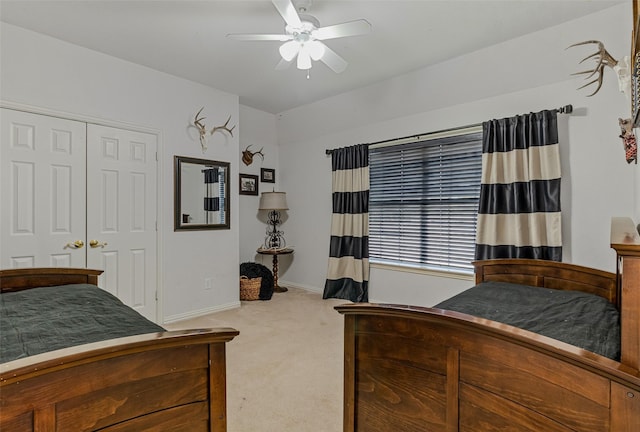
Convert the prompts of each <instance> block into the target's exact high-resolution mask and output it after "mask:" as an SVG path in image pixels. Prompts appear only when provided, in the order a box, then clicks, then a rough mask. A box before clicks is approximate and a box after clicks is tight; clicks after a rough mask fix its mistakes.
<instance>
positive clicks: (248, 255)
mask: <svg viewBox="0 0 640 432" xmlns="http://www.w3.org/2000/svg"><path fill="white" fill-rule="evenodd" d="M240 118H241V120H242V121H241V123H240V135H239V136H240V148H241V149H242V150H244V149H246V148H247V147H248V146H251V148H250V149H249V150H250V151H254V152H255V151H258V150H260V149H262V152H263V153H264V160H263V159H262V158H261V157H260V156H259V155H255V156H254V158H253V163H251V165H248V166H247V165H245V164H244V163H242V162H241V163H240V172H241V173H243V174H253V175H257V176H258V179H260V169H261V168H271V169H275V172H276V178H275V183H259V184H258V191H259V193H262V192H271V191H273V190H276V191H280V190H281V189H280V186H279V185H280V177H281V175H282V173H281V171H280V166H279V163H278V160H279V151H278V137H277V135H276V122H275V116H274V115H273V114H269V113H266V112H264V111H260V110H257V109H254V108H251V107H248V106H245V105H240ZM232 184H236V183H232ZM237 187H238V186H237V184H236V188H237ZM259 201H260V197H259V196H253V195H240V197H239V202H240V208H239V212H240V216H239V217H240V227H241V229H240V246H239V247H240V262H241V263H242V262H249V261H250V262H258V263H261V264H263V265H265V266H267V267H268V268H271V257H270V256H263V255H259V254H257V253H256V249H258V247H260V246H261V245H262V244H263V243H264V238H265V231H266V228H267V225H266V220H267V215H266V214H265V211H264V210H263V211H258V204H259ZM282 216H283V220H284V221H285V222H286V218H287V212H282ZM282 229H286V224H283V226H282ZM285 238H287V235H286V232H285ZM283 262H284V260H283Z"/></svg>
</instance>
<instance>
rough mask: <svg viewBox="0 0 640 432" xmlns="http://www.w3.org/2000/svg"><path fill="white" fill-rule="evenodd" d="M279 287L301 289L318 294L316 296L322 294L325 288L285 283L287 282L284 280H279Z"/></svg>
mask: <svg viewBox="0 0 640 432" xmlns="http://www.w3.org/2000/svg"><path fill="white" fill-rule="evenodd" d="M278 285H281V286H283V287H292V288H300V289H302V290H305V291H311V292H313V293H316V294H322V293H323V292H324V288H318V287H315V286H311V285H302V284H297V283H294V282H289V281H285V280H282V279H278Z"/></svg>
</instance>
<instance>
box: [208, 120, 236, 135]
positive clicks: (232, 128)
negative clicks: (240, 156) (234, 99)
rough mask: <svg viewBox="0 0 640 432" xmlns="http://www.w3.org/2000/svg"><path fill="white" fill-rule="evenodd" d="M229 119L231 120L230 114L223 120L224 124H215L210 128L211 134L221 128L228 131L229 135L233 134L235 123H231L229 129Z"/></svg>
mask: <svg viewBox="0 0 640 432" xmlns="http://www.w3.org/2000/svg"><path fill="white" fill-rule="evenodd" d="M229 120H231V116H229V118H228V119H227V121H226V122H224V124H223V125H222V126H215V127H214V128H213V129H211V135H213V133H214V132H215V131H217V130H223V131H227V132H229V135H231V136H233V130H234V129H235V128H236V125H233V126H232V127H231V129H229V127H228V125H229Z"/></svg>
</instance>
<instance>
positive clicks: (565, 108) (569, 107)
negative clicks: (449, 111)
mask: <svg viewBox="0 0 640 432" xmlns="http://www.w3.org/2000/svg"><path fill="white" fill-rule="evenodd" d="M549 111H555V112H557V113H558V114H571V113H572V112H573V105H571V104H569V105H565V106H562V107H560V108H555V109H552V110H549ZM478 126H482V123H475V124H471V125H467V126H460V127H455V128H449V129H442V130H439V131H435V132H429V133H423V134H418V135H409V136H406V137H402V138H394V139H390V140H382V141H376V142H372V143H367V144H366V145H368V146H372V145H376V144H382V143H390V142H394V141H401V140H406V139H410V138H416V139H417V138H420V137H422V136H425V135H433V134H437V133H444V132H451V131H454V130H458V129H467V128H472V127H478ZM325 153H326V154H327V155H330V154H331V153H333V149H326V150H325Z"/></svg>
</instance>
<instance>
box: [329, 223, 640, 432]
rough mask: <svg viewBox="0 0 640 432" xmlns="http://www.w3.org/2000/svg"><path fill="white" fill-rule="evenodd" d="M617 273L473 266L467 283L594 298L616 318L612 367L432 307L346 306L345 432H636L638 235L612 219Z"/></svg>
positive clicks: (525, 263)
mask: <svg viewBox="0 0 640 432" xmlns="http://www.w3.org/2000/svg"><path fill="white" fill-rule="evenodd" d="M611 234H612V237H611V245H612V247H613V248H614V249H616V252H617V255H618V265H617V274H613V273H608V272H604V271H600V270H593V269H588V268H585V267H580V266H576V265H571V264H563V263H556V262H548V261H536V260H489V261H481V262H477V263H475V268H476V282H477V283H479V282H482V281H510V282H516V283H523V284H528V285H535V286H543V287H550V288H556V289H571V290H579V291H586V292H591V293H595V294H598V295H600V296H602V297H605V298H607V299H609V301H611V302H612V303H614V304H616V305H618V306H619V308H620V311H621V317H622V318H621V325H622V327H621V333H622V347H621V349H622V359H621V362H617V361H614V360H611V359H608V358H605V357H602V356H599V355H597V354H594V353H591V352H588V351H586V350H582V349H580V348H577V347H574V346H571V345H568V344H565V343H563V342H559V341H556V340H553V339H550V338H547V337H544V336H540V335H537V334H535V333H531V332H528V331H525V330H520V329H517V328H514V327H511V326H508V325H505V324H500V323H497V322H494V321H490V320H486V319H480V318H477V317H473V316H470V315H465V314H461V313H456V312H452V311H446V310H442V309H435V308H421V307H411V306H400V305H374V304H354V305H343V306H338V307H336V309H337V310H338V311H339V312H340V313H342V314H344V315H345V340H344V344H345V345H344V375H345V388H344V431H349V432H351V431H360V432H362V431H372V432H373V431H390V430H393V431H401V432H408V431H448V432H452V431H469V432H481V431H498V430H500V431H531V432H538V431H545V432H554V431H557V432H561V431H562V432H568V431H581V432H593V431H598V432H607V431H609V432H632V431H638V430H640V372H639V369H640V367H639V366H640V348H639V346H640V345H639V344H640V337H639V336H640V236H638V233H637V231H636V228H635V226H634V225H633V223H632V222H631V220H629V219H626V218H614V219H613V221H612V230H611Z"/></svg>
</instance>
